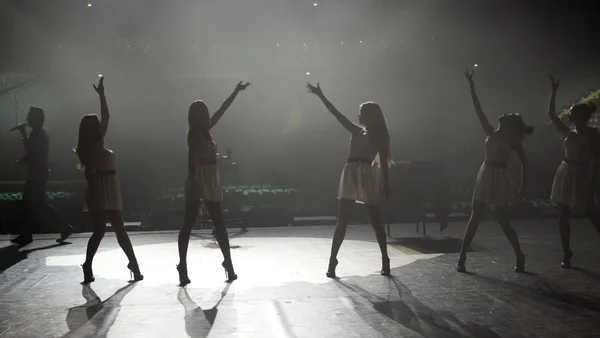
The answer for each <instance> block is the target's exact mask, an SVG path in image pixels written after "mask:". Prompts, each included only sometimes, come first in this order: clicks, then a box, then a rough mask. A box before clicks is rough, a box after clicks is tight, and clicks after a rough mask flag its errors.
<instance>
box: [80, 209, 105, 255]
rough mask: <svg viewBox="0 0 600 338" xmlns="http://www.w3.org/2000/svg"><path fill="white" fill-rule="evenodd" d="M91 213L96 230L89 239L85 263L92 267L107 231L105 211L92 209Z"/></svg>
mask: <svg viewBox="0 0 600 338" xmlns="http://www.w3.org/2000/svg"><path fill="white" fill-rule="evenodd" d="M89 214H90V220H91V221H92V227H93V228H94V232H93V233H92V236H91V237H90V239H89V240H88V245H87V251H86V254H85V263H83V265H85V266H89V267H91V266H92V261H93V260H94V256H95V255H96V252H97V251H98V247H100V242H102V238H104V234H105V233H106V220H105V218H104V211H100V210H95V211H94V210H90V211H89Z"/></svg>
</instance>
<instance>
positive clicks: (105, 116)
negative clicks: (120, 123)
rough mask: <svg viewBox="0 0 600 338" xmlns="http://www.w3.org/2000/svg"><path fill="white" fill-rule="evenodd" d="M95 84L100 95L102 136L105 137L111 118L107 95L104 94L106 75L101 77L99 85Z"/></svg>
mask: <svg viewBox="0 0 600 338" xmlns="http://www.w3.org/2000/svg"><path fill="white" fill-rule="evenodd" d="M93 86H94V89H95V90H96V93H98V96H99V97H100V131H101V132H102V137H104V136H106V132H107V131H108V121H109V120H110V113H109V112H108V104H107V103H106V96H104V76H103V77H101V78H100V82H98V86H97V87H96V85H93Z"/></svg>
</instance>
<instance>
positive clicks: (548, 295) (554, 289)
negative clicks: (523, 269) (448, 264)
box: [472, 273, 600, 313]
mask: <svg viewBox="0 0 600 338" xmlns="http://www.w3.org/2000/svg"><path fill="white" fill-rule="evenodd" d="M528 275H529V276H530V278H531V282H532V284H531V285H524V284H520V283H515V282H510V281H501V280H498V279H496V278H492V277H488V276H482V275H478V274H472V276H473V277H475V278H477V279H480V280H484V281H486V282H488V283H490V284H493V285H497V286H500V287H504V288H510V289H512V290H516V291H517V292H519V293H520V294H521V295H523V296H525V297H529V298H531V299H532V300H533V301H535V302H538V303H539V304H544V305H545V306H549V307H552V308H554V309H557V310H560V311H564V312H571V313H572V312H573V310H574V309H575V308H578V309H581V310H588V311H593V312H597V313H600V299H594V298H591V297H589V296H588V295H585V294H581V293H577V292H566V291H564V290H563V289H562V288H561V287H560V286H559V285H557V284H555V283H553V282H551V281H549V280H547V279H546V278H543V277H541V276H539V275H536V274H534V273H529V274H528Z"/></svg>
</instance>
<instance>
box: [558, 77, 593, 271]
mask: <svg viewBox="0 0 600 338" xmlns="http://www.w3.org/2000/svg"><path fill="white" fill-rule="evenodd" d="M550 81H551V83H552V94H551V96H550V104H549V106H548V115H549V116H550V120H551V121H552V124H553V125H554V127H555V129H556V130H557V131H558V133H559V134H560V136H561V137H562V138H563V147H564V150H565V159H564V160H563V161H562V162H561V164H560V165H559V167H558V169H557V170H556V175H555V176H554V182H553V183H552V194H551V196H550V197H551V198H552V200H553V201H554V202H556V204H557V205H558V228H559V232H560V240H561V243H562V250H563V257H562V261H561V264H560V265H561V266H562V267H563V268H565V269H569V268H571V258H572V257H573V251H571V243H570V242H571V224H570V221H569V218H570V215H571V210H573V209H574V210H584V211H586V213H587V216H588V218H589V219H590V220H591V221H592V224H593V225H594V227H595V228H596V230H597V231H598V232H600V213H599V212H598V211H597V210H596V208H595V200H594V199H595V197H594V192H595V188H596V184H597V181H598V166H599V162H598V161H599V160H600V133H599V132H598V130H597V129H596V128H592V127H590V126H588V122H589V120H590V118H591V116H592V114H593V113H594V112H595V111H596V105H595V104H594V103H592V102H588V103H577V104H574V105H573V106H572V107H571V109H570V111H569V115H568V119H569V123H570V124H572V126H573V129H571V128H569V127H568V126H566V125H565V124H564V123H563V122H562V121H561V120H560V118H559V117H558V116H557V115H556V107H555V106H556V105H555V101H556V92H557V90H558V85H559V81H558V80H555V79H554V78H553V77H550Z"/></svg>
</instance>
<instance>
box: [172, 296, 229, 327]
mask: <svg viewBox="0 0 600 338" xmlns="http://www.w3.org/2000/svg"><path fill="white" fill-rule="evenodd" d="M230 287H231V284H227V285H226V286H225V288H224V289H223V291H221V295H220V297H219V299H218V300H217V302H216V304H215V305H214V306H213V307H212V308H210V309H207V310H203V309H202V308H201V307H200V306H198V304H196V303H195V302H194V301H193V300H192V299H191V298H190V295H189V294H188V292H187V289H186V288H180V289H179V292H178V293H177V301H179V303H181V305H183V308H184V309H185V317H184V321H185V331H186V332H187V334H188V336H189V337H193V338H205V337H208V334H209V333H210V330H211V329H212V326H213V324H214V323H215V319H216V318H217V312H218V307H219V304H221V301H223V298H225V295H227V292H228V291H229V288H230Z"/></svg>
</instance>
